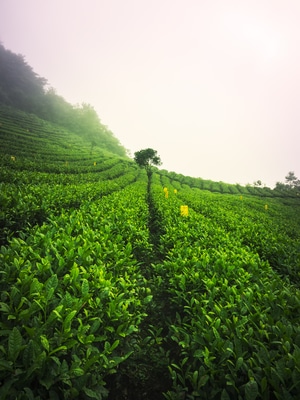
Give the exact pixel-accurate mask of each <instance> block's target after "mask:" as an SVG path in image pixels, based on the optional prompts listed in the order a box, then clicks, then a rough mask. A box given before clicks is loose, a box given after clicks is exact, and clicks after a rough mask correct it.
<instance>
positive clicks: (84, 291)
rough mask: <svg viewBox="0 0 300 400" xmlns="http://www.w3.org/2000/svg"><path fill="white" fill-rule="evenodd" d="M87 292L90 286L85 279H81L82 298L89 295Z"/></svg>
mask: <svg viewBox="0 0 300 400" xmlns="http://www.w3.org/2000/svg"><path fill="white" fill-rule="evenodd" d="M89 290H90V286H89V282H88V280H87V279H85V278H84V279H83V280H82V284H81V294H82V296H83V297H85V296H87V295H88V294H89Z"/></svg>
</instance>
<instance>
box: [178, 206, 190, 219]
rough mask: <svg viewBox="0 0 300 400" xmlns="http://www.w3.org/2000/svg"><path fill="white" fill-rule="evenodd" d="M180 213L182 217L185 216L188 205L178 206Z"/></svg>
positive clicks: (187, 212) (187, 213) (187, 211)
mask: <svg viewBox="0 0 300 400" xmlns="http://www.w3.org/2000/svg"><path fill="white" fill-rule="evenodd" d="M180 215H182V216H183V217H187V216H188V215H189V207H188V206H180Z"/></svg>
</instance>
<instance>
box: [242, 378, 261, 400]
mask: <svg viewBox="0 0 300 400" xmlns="http://www.w3.org/2000/svg"><path fill="white" fill-rule="evenodd" d="M245 395H246V397H245V400H255V399H256V397H257V396H258V385H257V383H256V382H255V380H253V379H252V380H250V381H249V382H248V383H247V384H246V386H245Z"/></svg>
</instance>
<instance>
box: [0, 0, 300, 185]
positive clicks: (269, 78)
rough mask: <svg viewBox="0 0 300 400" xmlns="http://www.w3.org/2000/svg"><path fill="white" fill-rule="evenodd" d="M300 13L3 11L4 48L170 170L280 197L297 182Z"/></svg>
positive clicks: (5, 4)
mask: <svg viewBox="0 0 300 400" xmlns="http://www.w3.org/2000/svg"><path fill="white" fill-rule="evenodd" d="M299 20H300V2H299V1H296V0H294V1H292V0H287V1H286V2H282V1H276V0H274V1H271V0H261V1H237V0H228V1H221V0H215V1H214V0H211V1H208V0H207V1H206V0H203V1H197V0H188V1H185V2H184V1H182V0H178V1H176V0H173V1H171V0H162V1H158V0H154V1H152V2H146V1H142V0H127V1H126V2H123V1H121V0H100V1H96V0H89V1H87V2H85V3H83V2H82V1H79V0H73V1H71V0H65V1H64V2H59V1H58V0H51V1H44V2H36V1H34V0H23V1H22V2H20V1H17V0H10V1H5V0H4V1H3V0H2V1H1V2H0V41H1V42H2V44H3V45H4V46H5V47H6V48H7V49H9V50H11V51H13V52H14V53H17V54H22V55H24V56H25V59H26V61H27V62H28V64H29V65H30V66H31V67H32V68H33V70H34V71H35V72H36V73H37V74H38V75H40V76H42V77H45V78H46V79H47V80H48V82H49V84H50V86H52V87H53V88H55V89H56V90H57V93H58V94H59V95H61V96H62V97H64V98H65V99H66V100H67V101H68V102H70V103H72V104H76V103H82V102H85V103H89V104H91V105H92V106H93V107H94V108H95V110H96V111H97V113H98V115H99V117H100V118H101V121H102V123H104V124H105V125H107V126H108V127H109V128H110V130H111V131H112V132H113V133H114V135H115V136H116V137H117V138H118V139H119V140H120V142H121V144H122V145H123V146H124V147H125V148H127V149H129V150H130V152H131V154H132V155H133V153H134V152H135V151H137V150H140V149H142V148H147V147H152V148H154V149H155V150H157V152H158V154H159V155H160V157H161V159H162V162H163V165H162V168H163V169H167V170H169V171H175V172H177V173H181V174H183V175H189V176H194V177H201V178H203V179H211V180H213V181H223V182H227V183H240V184H243V185H244V184H247V183H253V182H254V181H257V180H261V181H262V182H263V183H264V184H266V185H267V186H270V187H274V185H275V183H276V182H277V181H280V182H284V179H285V176H286V175H287V173H288V172H289V171H294V172H295V175H296V176H297V177H298V178H299V175H300V161H299V160H300V157H299V154H298V153H299V149H300V135H299V126H300V113H299V111H298V108H299V93H300V74H299V70H300V53H299V44H300V25H299Z"/></svg>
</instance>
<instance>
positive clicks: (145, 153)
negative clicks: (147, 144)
mask: <svg viewBox="0 0 300 400" xmlns="http://www.w3.org/2000/svg"><path fill="white" fill-rule="evenodd" d="M134 161H135V162H136V163H137V164H138V165H139V166H140V167H141V168H145V170H146V172H147V175H148V179H150V178H151V176H152V167H153V165H157V166H158V165H161V164H162V162H161V159H160V157H159V156H158V155H157V151H156V150H153V149H144V150H140V151H136V152H135V153H134Z"/></svg>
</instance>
